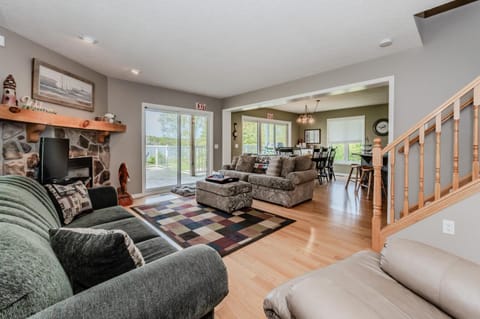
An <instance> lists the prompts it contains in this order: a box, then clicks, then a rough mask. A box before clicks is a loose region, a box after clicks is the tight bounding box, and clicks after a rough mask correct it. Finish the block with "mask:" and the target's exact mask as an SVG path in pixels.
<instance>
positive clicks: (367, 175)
mask: <svg viewBox="0 0 480 319" xmlns="http://www.w3.org/2000/svg"><path fill="white" fill-rule="evenodd" d="M360 171H361V174H360V181H359V183H358V184H357V185H356V187H357V188H356V190H355V192H357V193H358V190H359V189H360V187H365V188H367V198H369V197H370V190H371V189H372V187H373V182H372V181H373V167H372V166H361V167H360Z"/></svg>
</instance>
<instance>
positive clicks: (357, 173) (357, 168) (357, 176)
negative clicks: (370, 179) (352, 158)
mask: <svg viewBox="0 0 480 319" xmlns="http://www.w3.org/2000/svg"><path fill="white" fill-rule="evenodd" d="M360 168H361V165H360V164H351V165H350V173H349V174H348V178H347V183H346V184H345V189H347V188H348V183H350V180H353V181H355V187H354V189H355V190H356V189H357V183H358V182H359V180H360ZM353 171H355V176H353V177H352V174H353Z"/></svg>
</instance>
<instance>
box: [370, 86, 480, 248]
mask: <svg viewBox="0 0 480 319" xmlns="http://www.w3.org/2000/svg"><path fill="white" fill-rule="evenodd" d="M479 105H480V77H478V78H476V79H475V80H474V81H472V82H471V83H469V84H468V85H467V86H465V87H464V88H463V89H461V90H460V91H458V92H457V93H456V94H455V95H453V96H452V97H451V98H450V99H448V100H447V101H446V102H445V103H443V104H442V105H440V106H439V107H438V108H436V109H435V110H433V111H432V112H431V113H430V114H428V115H427V116H425V117H424V118H423V119H422V120H421V121H419V122H418V123H417V124H416V125H414V126H412V127H411V128H410V129H409V130H407V131H406V132H405V133H403V134H402V135H400V136H399V137H398V138H396V139H395V140H394V141H393V142H392V143H390V144H388V145H387V146H386V147H385V148H383V149H382V146H381V140H380V139H379V138H378V139H375V140H374V145H373V150H372V152H373V168H374V193H373V217H372V248H373V249H374V250H376V251H380V250H381V248H382V247H383V244H384V242H385V240H386V238H387V237H388V236H390V235H392V234H393V233H395V232H397V231H399V230H401V229H404V228H406V227H408V226H410V225H412V224H414V223H416V222H418V221H419V220H422V219H424V218H426V217H428V216H430V215H432V214H434V213H436V212H438V211H439V210H441V209H443V208H445V207H447V206H449V205H452V204H453V203H455V202H457V201H459V200H461V199H463V198H464V197H465V196H466V195H468V194H470V193H472V192H474V191H478V190H480V179H479V167H480V165H479V148H478V145H479V131H478V130H479V124H478V120H479V119H478V108H479ZM469 107H471V108H472V114H473V115H472V118H471V119H470V117H468V118H467V120H471V121H472V132H466V133H468V134H472V135H471V136H472V166H471V172H470V173H469V174H467V175H465V176H463V177H462V178H460V175H459V174H460V173H459V156H460V154H459V143H460V132H459V130H460V113H461V112H462V110H465V109H467V108H469ZM444 113H445V114H444ZM450 121H453V123H452V128H453V132H452V135H453V137H452V142H451V145H447V147H451V150H452V163H442V162H441V148H442V147H446V146H445V145H444V144H445V143H444V144H442V125H444V124H445V123H447V122H450ZM433 132H435V136H434V139H429V140H427V139H426V138H425V137H426V136H427V135H428V134H430V133H433ZM462 133H463V134H466V133H465V132H462ZM427 142H431V143H433V144H434V145H433V147H434V148H435V152H434V154H432V155H433V156H434V161H433V163H434V166H435V167H434V176H433V180H431V181H430V180H428V181H429V182H432V188H433V194H431V195H428V196H425V185H426V180H425V144H426V143H427ZM417 143H418V158H419V160H418V162H414V161H411V160H410V151H411V149H412V146H413V145H415V144H417ZM415 147H417V146H416V145H415ZM397 151H398V154H396V152H397ZM385 156H388V160H387V162H388V175H389V176H388V177H389V185H390V191H389V195H388V196H389V198H387V199H386V200H385V201H384V200H383V199H382V188H381V187H382V167H383V165H384V157H385ZM396 156H398V157H400V156H402V157H401V158H400V159H401V160H403V166H404V167H403V172H402V173H403V188H402V189H401V190H398V191H395V169H396V166H395V165H396V164H397V163H398V162H399V158H396ZM413 165H415V166H416V167H418V194H416V195H417V198H418V199H417V200H418V202H417V203H416V204H414V205H411V204H410V199H411V198H412V197H414V195H415V194H412V191H411V190H410V189H409V182H411V181H409V172H410V166H413ZM450 165H451V166H450ZM447 166H450V168H451V171H452V176H451V184H449V185H448V186H447V187H444V188H443V189H442V185H441V177H442V175H441V174H442V168H443V169H444V168H445V167H447ZM399 182H400V181H399ZM396 196H401V197H403V199H402V201H401V205H400V206H401V207H400V208H401V209H399V210H398V211H397V210H396V208H397V207H396V206H397V205H396V201H398V200H396ZM383 202H386V203H387V205H388V224H386V226H384V227H382V225H383V224H385V223H382V204H383Z"/></svg>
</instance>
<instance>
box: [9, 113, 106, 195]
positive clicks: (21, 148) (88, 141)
mask: <svg viewBox="0 0 480 319" xmlns="http://www.w3.org/2000/svg"><path fill="white" fill-rule="evenodd" d="M26 136H27V133H26V124H24V123H17V122H12V121H0V137H1V138H0V144H1V145H0V146H1V147H2V153H1V154H0V155H1V156H0V174H1V175H24V176H29V177H32V178H33V177H36V174H37V171H38V169H37V167H38V163H39V156H38V151H39V143H29V142H27V138H26ZM42 136H47V137H59V138H68V139H69V140H70V157H71V158H77V157H84V156H91V157H92V158H93V175H94V180H93V182H94V185H95V186H98V185H109V184H110V145H109V138H108V137H107V138H105V141H104V142H103V143H100V142H98V140H97V134H96V132H94V131H89V130H81V129H73V128H57V127H55V128H53V127H49V128H48V129H47V130H46V131H45V132H44V133H43V134H42Z"/></svg>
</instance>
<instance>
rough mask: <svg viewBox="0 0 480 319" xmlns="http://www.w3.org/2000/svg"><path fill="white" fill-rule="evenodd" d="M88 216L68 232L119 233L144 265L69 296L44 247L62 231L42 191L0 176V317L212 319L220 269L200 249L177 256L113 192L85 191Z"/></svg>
mask: <svg viewBox="0 0 480 319" xmlns="http://www.w3.org/2000/svg"><path fill="white" fill-rule="evenodd" d="M89 193H90V198H91V200H92V204H93V208H94V211H93V212H91V213H88V214H86V215H84V216H81V217H78V218H77V219H75V220H74V221H73V222H72V223H71V224H69V225H68V227H82V228H83V227H93V228H99V229H107V230H108V229H121V230H124V231H125V232H127V233H128V235H129V236H130V237H131V238H132V240H133V242H134V243H135V245H136V246H137V247H138V249H139V250H140V251H141V253H142V255H143V258H144V260H145V262H146V265H145V266H142V267H140V268H136V269H134V270H131V271H128V272H126V273H124V274H122V275H120V276H117V277H114V278H112V279H110V280H107V281H105V282H103V283H101V284H98V285H96V286H94V287H91V288H89V289H87V290H84V291H82V292H80V293H78V294H73V292H72V286H71V283H70V281H69V278H68V277H67V274H66V273H65V271H64V269H63V268H62V265H61V264H60V262H59V260H58V259H57V257H56V255H55V253H54V251H53V250H52V248H51V246H50V242H49V234H48V231H49V229H52V228H59V227H62V224H61V222H60V219H59V216H58V214H57V212H56V210H55V207H54V205H53V203H52V201H51V200H50V198H49V196H48V195H47V192H46V191H45V189H44V188H43V187H42V186H41V185H40V184H38V183H37V182H36V181H34V180H32V179H30V178H27V177H20V176H2V177H0V296H1V300H0V318H9V319H14V318H26V317H29V316H32V317H31V318H35V319H39V318H49V319H52V318H54V319H55V318H58V319H60V318H96V319H98V318H112V319H113V318H115V319H121V318H125V319H127V318H139V319H140V318H141V319H148V318H151V319H154V318H155V319H156V318H172V319H173V318H213V316H214V313H213V309H214V307H215V306H216V305H217V304H218V303H219V302H220V301H221V300H222V299H223V298H224V297H225V296H226V295H227V293H228V283H227V273H226V268H225V265H224V263H223V261H222V259H221V258H220V256H219V255H218V253H217V252H216V251H215V250H213V249H211V248H210V247H208V246H205V245H198V246H194V247H191V248H188V249H184V250H181V251H177V250H176V249H175V248H174V247H172V246H171V245H170V244H169V243H168V242H167V241H165V240H164V239H163V238H162V237H159V235H158V234H157V233H156V232H155V231H154V230H152V229H151V228H150V227H149V226H147V225H146V224H145V223H144V222H143V221H141V220H139V219H138V218H137V217H135V216H133V215H131V214H130V213H129V212H128V211H127V210H125V209H123V208H122V207H120V206H117V197H116V192H115V189H114V188H112V187H100V188H94V189H90V190H89Z"/></svg>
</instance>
